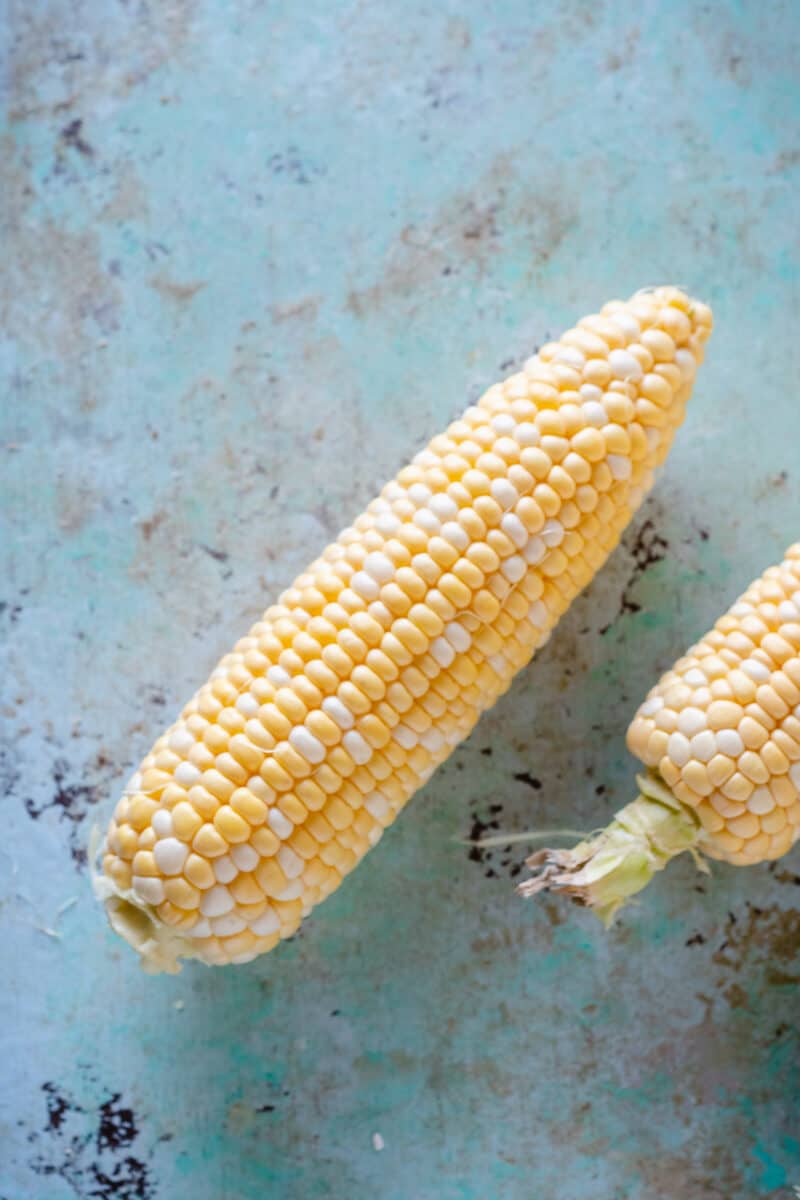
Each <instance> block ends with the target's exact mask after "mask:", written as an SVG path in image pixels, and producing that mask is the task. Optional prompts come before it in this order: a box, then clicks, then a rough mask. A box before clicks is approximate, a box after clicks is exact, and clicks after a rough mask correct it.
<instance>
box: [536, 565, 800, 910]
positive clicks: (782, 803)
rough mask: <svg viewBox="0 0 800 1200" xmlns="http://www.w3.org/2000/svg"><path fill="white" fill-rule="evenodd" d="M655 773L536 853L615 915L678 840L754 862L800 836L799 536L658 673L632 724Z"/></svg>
mask: <svg viewBox="0 0 800 1200" xmlns="http://www.w3.org/2000/svg"><path fill="white" fill-rule="evenodd" d="M628 748H629V749H630V750H631V752H632V753H633V754H635V755H636V757H637V758H640V759H641V760H642V762H643V763H644V764H645V766H646V767H648V768H649V774H648V775H647V776H645V777H642V778H640V779H639V785H640V788H641V795H640V796H639V797H638V798H637V799H636V800H634V801H633V803H632V804H629V805H628V806H627V808H624V809H622V811H621V812H619V813H617V815H616V817H615V818H614V820H613V821H612V823H611V824H610V825H609V826H608V828H607V829H606V830H605V831H604V832H602V833H600V834H598V835H597V836H595V837H594V838H592V839H590V840H589V841H586V842H582V843H581V844H580V845H578V846H576V847H575V848H574V849H573V850H556V851H551V850H544V851H541V852H540V853H539V854H535V855H533V856H532V858H530V859H529V860H528V863H529V865H530V866H533V867H535V868H538V869H539V874H538V875H536V876H535V877H534V878H532V879H529V880H526V881H525V882H524V883H522V884H521V885H520V888H519V890H520V892H521V893H522V894H523V895H527V896H530V895H534V894H535V893H536V892H538V891H542V890H545V889H553V890H557V891H566V892H568V893H569V894H570V895H572V896H574V897H576V898H577V899H579V900H581V901H583V902H584V903H586V904H589V905H591V906H592V907H594V908H596V909H597V911H598V912H599V914H600V915H601V916H602V917H604V918H605V919H607V920H610V919H611V918H613V916H614V913H615V912H616V911H617V909H618V908H619V907H620V906H621V905H622V904H623V903H624V902H625V900H626V899H627V898H628V897H629V896H631V895H633V894H634V893H635V892H638V891H639V890H640V889H641V888H643V887H644V886H645V884H646V883H648V882H649V880H650V878H651V877H652V875H653V874H654V872H655V871H659V870H661V869H662V868H663V867H665V866H666V865H667V863H668V862H669V860H670V859H671V858H673V857H674V856H675V855H676V854H679V853H681V852H682V851H685V850H689V851H691V852H694V853H695V854H697V852H698V851H700V852H702V853H703V854H707V855H710V856H711V857H712V858H719V859H724V860H725V861H726V862H730V863H735V864H737V865H739V866H746V865H749V864H751V863H758V862H762V861H763V860H765V859H773V858H779V857H780V856H781V855H782V854H785V853H786V851H787V850H789V849H790V848H791V846H792V845H793V843H794V842H795V841H796V840H797V839H798V837H800V542H798V543H795V545H793V546H790V547H789V549H788V550H787V551H786V555H785V557H784V560H783V562H781V563H780V564H779V565H778V566H776V567H770V568H769V569H768V570H766V571H765V572H764V574H763V575H762V576H761V578H760V579H757V580H756V581H755V583H753V584H751V586H750V587H749V588H748V590H747V591H746V592H745V593H744V595H743V596H741V597H740V598H739V599H738V600H737V601H736V603H735V604H734V605H733V606H732V608H730V609H729V610H728V612H727V613H726V614H725V616H723V617H720V619H719V620H718V621H717V623H716V625H715V626H714V628H713V629H712V630H711V632H710V633H708V634H706V636H705V637H704V638H703V639H702V640H701V641H699V642H698V643H697V645H695V646H692V648H691V649H690V650H689V651H688V653H687V654H686V655H685V656H684V657H683V658H680V659H679V660H678V661H677V662H676V663H675V666H674V667H673V668H672V670H671V671H668V672H667V673H666V675H664V676H663V678H662V679H661V680H660V681H659V683H658V684H657V685H656V686H655V687H654V688H653V690H652V691H651V692H650V694H649V695H648V697H647V699H646V700H645V702H644V704H642V705H641V707H640V708H639V711H638V712H637V713H636V716H635V717H634V719H633V721H632V722H631V725H630V728H629V729H628Z"/></svg>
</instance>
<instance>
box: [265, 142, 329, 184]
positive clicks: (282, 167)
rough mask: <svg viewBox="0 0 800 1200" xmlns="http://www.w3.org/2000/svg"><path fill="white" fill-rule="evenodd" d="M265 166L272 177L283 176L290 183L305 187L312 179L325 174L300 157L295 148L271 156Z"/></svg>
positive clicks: (288, 147)
mask: <svg viewBox="0 0 800 1200" xmlns="http://www.w3.org/2000/svg"><path fill="white" fill-rule="evenodd" d="M267 166H268V167H269V170H270V171H271V172H272V174H273V175H285V176H286V178H287V179H289V180H290V181H291V182H292V183H299V184H301V185H302V186H307V185H308V184H309V183H311V180H312V177H319V176H320V175H324V174H325V168H324V167H319V166H317V165H316V164H315V163H311V162H309V161H308V159H305V158H303V157H302V156H301V154H300V151H299V149H298V148H297V146H287V148H286V149H285V150H282V151H280V152H279V153H278V154H273V155H272V156H271V157H270V158H269V159H268V160H267Z"/></svg>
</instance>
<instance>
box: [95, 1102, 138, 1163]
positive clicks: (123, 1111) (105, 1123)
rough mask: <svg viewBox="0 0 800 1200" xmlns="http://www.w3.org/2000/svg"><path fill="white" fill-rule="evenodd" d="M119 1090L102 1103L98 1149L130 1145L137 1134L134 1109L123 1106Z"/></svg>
mask: <svg viewBox="0 0 800 1200" xmlns="http://www.w3.org/2000/svg"><path fill="white" fill-rule="evenodd" d="M121 1098H122V1097H121V1095H120V1093H119V1092H115V1093H114V1095H113V1096H112V1097H111V1099H110V1100H106V1102H105V1104H101V1105H100V1124H99V1125H98V1127H97V1149H98V1151H100V1150H120V1149H122V1148H123V1147H125V1146H130V1144H131V1142H132V1141H133V1140H134V1138H135V1137H136V1134H137V1132H138V1131H137V1129H136V1119H135V1117H134V1115H133V1110H132V1109H130V1108H123V1107H122V1106H121V1105H120V1104H119V1101H120V1100H121Z"/></svg>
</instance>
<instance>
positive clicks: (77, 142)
mask: <svg viewBox="0 0 800 1200" xmlns="http://www.w3.org/2000/svg"><path fill="white" fill-rule="evenodd" d="M82 130H83V120H82V118H81V117H76V118H75V120H74V121H70V123H69V125H65V126H64V128H63V129H62V130H61V133H60V135H59V136H60V137H61V141H62V142H63V143H64V145H65V146H69V147H70V149H72V150H77V151H78V153H79V154H82V155H83V156H84V158H93V157H94V150H93V149H92V147H91V146H90V145H89V143H88V142H87V141H86V138H85V137H84V136H83V133H82Z"/></svg>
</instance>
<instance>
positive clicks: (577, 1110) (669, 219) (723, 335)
mask: <svg viewBox="0 0 800 1200" xmlns="http://www.w3.org/2000/svg"><path fill="white" fill-rule="evenodd" d="M3 41H4V42H5V54H6V60H5V66H4V75H5V83H6V87H7V120H6V123H5V131H4V140H3V153H2V160H1V164H0V166H1V169H2V174H3V181H2V189H1V190H0V211H1V212H2V218H3V262H2V270H0V307H2V327H1V331H0V361H1V362H2V370H3V376H4V380H5V384H6V386H5V388H4V400H3V405H2V409H3V411H2V425H3V429H2V435H1V436H0V462H2V469H1V470H0V489H2V506H3V512H4V523H5V529H6V536H4V537H3V539H2V542H3V544H2V548H1V549H0V555H1V556H2V569H1V572H0V579H1V580H2V585H1V588H0V597H2V606H1V607H2V613H1V614H0V621H1V622H2V629H3V654H4V665H3V671H2V689H3V701H2V705H3V708H2V721H3V742H4V758H3V766H2V778H3V786H4V797H3V820H4V828H5V834H4V838H3V841H2V846H1V848H0V900H2V909H1V910H0V920H1V921H2V924H3V942H4V958H3V970H2V975H3V978H2V985H1V987H0V1061H1V1062H2V1064H3V1069H2V1072H0V1089H1V1090H2V1093H3V1094H2V1098H0V1145H2V1150H0V1197H2V1200H23V1198H24V1200H71V1198H73V1197H80V1198H99V1200H112V1198H114V1200H183V1198H184V1197H186V1198H187V1200H228V1198H230V1200H264V1198H265V1197H269V1198H270V1200H272V1198H276V1200H308V1198H311V1197H315V1198H316V1197H320V1198H321V1197H331V1198H333V1200H351V1198H353V1200H360V1198H361V1197H365V1198H368V1200H589V1198H591V1200H661V1198H665V1200H755V1198H761V1197H771V1198H774V1200H791V1197H792V1195H793V1186H794V1185H800V1117H799V1116H798V1105H800V1040H799V1039H800V1033H799V1031H798V1022H797V1013H798V995H799V994H800V946H799V943H800V887H799V886H798V885H800V861H799V857H800V856H798V853H797V852H795V853H794V855H793V856H791V857H789V858H788V859H787V860H785V861H784V862H782V863H780V864H777V865H774V866H773V867H771V868H768V867H766V866H764V867H759V868H753V869H748V870H741V869H740V870H735V869H730V868H725V867H718V868H715V870H714V874H713V876H712V878H711V879H705V878H704V877H701V876H699V875H697V874H696V873H695V871H694V869H693V867H692V864H691V862H688V861H687V862H684V863H678V864H675V865H674V866H672V867H671V868H670V870H669V872H668V873H667V874H665V875H663V876H661V877H659V879H658V880H657V881H656V882H655V883H654V884H653V886H652V887H651V888H650V889H649V891H648V893H646V895H645V897H644V898H643V900H642V902H641V904H640V905H639V906H637V907H635V908H631V909H630V910H629V911H627V912H626V913H625V914H624V915H623V917H622V919H621V920H620V921H619V923H618V925H617V926H616V927H615V928H614V929H613V930H612V931H611V932H610V933H608V934H607V933H605V932H604V931H603V929H602V928H601V927H600V925H599V923H597V922H596V920H595V919H594V918H593V917H591V916H590V915H588V914H586V913H582V912H580V911H577V910H574V909H572V908H570V907H569V906H566V905H564V904H562V903H558V902H556V901H554V900H544V901H542V902H539V903H529V904H525V903H523V902H522V901H520V900H519V899H518V898H516V897H515V895H514V892H513V883H514V880H515V879H518V878H519V877H520V870H521V860H522V857H523V856H524V849H523V848H520V847H519V846H514V847H511V848H509V849H508V850H495V851H492V852H488V851H477V850H475V849H470V848H469V847H467V846H464V845H463V844H460V843H459V841H458V839H459V838H463V837H465V836H468V835H469V834H470V833H474V834H479V833H481V832H483V831H487V830H489V831H496V830H502V831H513V830H520V829H525V828H529V827H531V826H535V827H544V828H547V827H553V826H563V825H570V826H577V827H579V828H589V827H592V826H596V825H598V824H599V823H601V822H603V821H604V820H605V819H606V818H607V816H608V815H609V814H610V813H611V811H612V809H613V808H614V807H615V806H619V805H620V804H622V803H623V802H624V801H626V800H627V799H629V798H630V797H631V795H632V788H633V779H634V766H633V763H632V760H631V759H630V758H629V756H628V755H627V753H626V751H625V747H624V732H625V728H626V725H627V722H628V719H629V717H630V716H631V714H632V712H633V710H634V708H635V707H636V705H637V704H638V702H639V700H640V699H641V697H642V696H643V695H644V693H645V691H646V690H647V689H648V688H649V686H650V685H651V684H652V683H653V682H654V681H655V680H656V678H657V677H658V675H659V673H660V672H661V671H662V670H663V669H665V668H666V667H667V666H668V665H669V664H670V663H671V662H672V660H673V659H674V658H675V656H676V655H677V654H678V653H680V652H681V650H682V649H683V648H684V646H685V645H687V644H688V643H689V642H690V641H691V640H692V639H693V638H694V637H695V636H697V635H699V634H700V633H702V632H703V631H704V630H705V629H706V628H707V627H708V626H709V624H710V623H711V622H712V621H713V620H714V619H715V618H716V616H717V615H718V614H719V613H720V612H721V611H722V610H723V609H724V608H725V607H727V605H728V604H729V603H730V601H731V600H732V599H733V597H734V596H735V595H736V594H737V593H738V592H739V591H741V590H742V589H743V588H744V587H745V585H746V584H747V583H748V582H749V581H750V579H751V578H752V577H754V576H755V575H757V574H758V573H760V571H761V570H762V569H763V568H764V567H765V566H766V565H768V564H769V563H770V562H772V561H773V560H776V559H777V558H778V556H779V555H780V552H781V550H782V549H783V548H784V546H785V545H786V544H787V543H788V542H789V541H791V540H795V539H797V538H798V536H800V527H799V526H798V515H799V514H800V504H798V500H800V468H799V467H798V454H797V448H798V444H800V393H799V392H798V376H799V371H798V368H800V361H799V358H800V351H799V350H798V347H800V338H799V337H798V312H799V311H800V304H799V302H800V292H799V290H798V278H799V275H798V259H799V257H800V252H799V248H798V221H797V215H798V210H797V194H798V191H797V189H798V184H800V151H798V141H797V111H798V107H797V106H798V101H799V100H800V94H799V89H798V82H797V80H798V76H797V63H798V51H799V50H800V24H799V23H798V19H797V9H796V7H795V6H794V5H792V4H791V3H790V2H789V0H787V2H786V3H781V2H780V0H775V2H774V3H768V4H762V3H757V2H756V0H742V2H741V3H738V4H727V5H697V4H694V3H689V2H688V0H672V3H670V4H662V5H656V4H643V5H641V6H640V5H629V6H620V5H615V4H612V3H610V0H605V2H603V0H593V2H592V3H588V2H583V0H564V3H561V4H558V5H546V4H544V3H538V2H537V3H522V2H515V0H502V2H500V3H496V4H494V5H491V6H490V5H485V4H482V3H480V2H479V0H460V2H459V3H457V4H456V3H453V2H448V0H445V2H444V3H442V4H439V5H438V6H431V5H429V4H422V3H420V2H418V0H406V2H405V3H402V4H401V3H399V2H398V3H394V2H392V3H388V2H381V3H372V4H367V3H364V2H355V0H345V2H343V3H340V4H330V3H326V2H324V0H309V2H308V3H304V4H302V5H299V4H298V5H295V4H291V3H288V2H283V3H256V2H255V0H234V2H233V3H231V4H228V5H217V4H214V3H213V2H212V0H164V2H163V3H160V4H158V3H148V2H147V0H136V2H134V0H130V2H127V3H122V2H121V3H109V4H105V5H98V4H92V3H90V2H89V0H30V2H29V3H27V4H24V5H23V4H21V3H12V5H11V12H10V14H9V21H8V22H6V23H5V28H4V35H3ZM664 281H670V282H677V283H680V284H684V285H686V286H688V287H690V288H691V289H692V290H693V291H695V292H696V293H697V294H698V295H700V296H702V297H703V298H704V299H706V300H708V301H709V302H710V303H711V304H712V305H713V307H714V310H715V315H716V322H717V326H716V332H715V334H714V338H713V342H712V345H711V349H710V352H709V354H708V358H707V363H706V365H705V367H704V368H703V371H702V373H701V374H700V376H699V377H698V386H697V389H696V395H695V398H694V399H693V401H692V405H691V408H690V410H689V414H688V418H687V421H686V424H685V426H684V428H683V429H682V431H681V433H680V435H679V437H678V439H677V442H676V445H675V448H674V451H673V453H672V455H671V458H670V460H669V462H668V464H667V466H666V469H665V471H664V473H663V475H662V477H661V479H660V482H659V483H658V485H657V487H656V489H655V491H654V492H653V494H652V496H651V498H650V499H649V500H648V501H647V503H646V504H645V505H644V507H643V508H642V510H641V512H640V513H639V515H638V516H637V518H636V521H635V523H634V525H633V526H632V528H631V529H630V531H629V534H628V536H627V537H626V539H625V542H624V545H623V546H622V547H620V549H619V550H618V551H617V553H616V554H615V555H614V557H613V560H612V561H611V563H610V564H609V565H608V567H607V568H606V570H605V571H604V572H603V573H602V574H601V576H600V577H599V578H598V579H597V580H596V581H595V583H594V584H593V585H592V586H591V588H590V589H589V590H588V592H587V593H586V594H585V595H584V596H583V597H582V598H581V599H580V600H579V601H578V602H577V603H576V604H575V605H574V607H573V608H572V610H571V611H570V612H569V614H568V615H567V616H566V617H565V618H564V620H563V622H562V623H561V625H560V627H559V629H558V630H557V631H556V633H555V635H554V636H553V638H552V640H551V642H550V643H549V644H548V646H547V647H546V649H545V650H544V651H543V652H542V653H541V654H540V655H539V656H538V658H537V659H536V661H535V662H534V663H533V664H532V665H531V667H530V668H529V669H528V670H527V671H525V672H524V674H523V676H522V677H521V678H520V679H519V680H518V682H517V683H516V685H515V686H514V687H513V689H512V690H511V692H510V693H509V694H508V695H507V696H506V697H505V698H504V699H503V700H502V701H501V703H500V704H498V706H497V708H496V709H495V710H494V711H493V712H492V713H491V715H489V716H488V717H487V718H485V719H484V720H483V721H482V722H481V724H480V725H479V727H478V728H477V730H476V732H475V733H474V735H473V736H472V738H471V739H470V740H469V741H468V742H467V743H466V744H465V745H464V746H462V747H461V748H460V749H459V750H458V751H457V752H456V753H455V754H454V755H453V757H452V758H451V760H450V761H449V762H448V763H447V765H446V766H445V767H444V768H443V769H442V770H440V771H439V772H438V773H437V775H436V776H435V777H434V778H433V780H432V781H431V782H430V783H429V784H428V786H427V787H426V788H425V789H424V791H423V792H422V793H421V794H420V795H419V796H418V797H417V798H416V799H415V800H414V801H413V802H412V804H411V805H410V806H409V809H408V810H407V812H406V813H405V814H404V815H403V817H402V818H401V820H400V821H398V823H397V825H396V826H395V827H394V828H393V829H392V831H391V833H390V834H389V835H388V836H387V837H386V839H385V840H384V842H383V843H382V844H381V846H380V847H379V849H378V850H377V851H376V852H375V853H374V854H373V855H370V856H369V858H368V860H367V861H366V862H365V863H364V864H363V866H362V867H361V868H360V869H359V870H358V871H357V872H356V873H355V875H354V876H353V877H351V878H350V879H348V880H347V882H346V884H345V885H344V886H343V887H342V888H341V890H340V891H339V892H338V893H337V894H336V896H335V897H333V898H332V899H331V900H330V901H329V902H328V903H327V904H326V905H325V906H324V908H323V909H321V910H320V911H319V912H318V913H317V914H316V915H315V916H314V918H313V919H312V920H310V921H309V922H308V923H307V924H305V925H304V926H303V929H302V932H301V933H300V935H299V936H298V937H296V938H295V939H294V940H293V941H292V942H291V943H289V944H287V945H284V946H283V947H281V948H280V949H279V950H278V951H277V952H276V953H274V954H272V955H269V956H268V957H266V958H264V959H262V960H260V961H257V962H255V963H253V964H251V965H249V966H246V967H240V968H235V969H232V970H223V971H217V970H208V969H202V968H200V967H197V966H194V967H193V966H189V967H187V968H186V969H184V971H183V973H182V974H181V975H179V976H177V977H174V978H163V977H162V978H147V977H146V976H145V975H144V974H142V972H141V971H140V970H139V968H138V965H137V962H136V961H135V957H134V955H133V954H132V953H131V952H130V951H129V950H128V949H127V947H125V946H124V945H123V944H122V943H121V942H119V941H118V940H116V939H115V938H114V937H113V936H112V934H111V933H110V931H109V930H108V929H107V927H106V925H105V921H104V919H103V916H102V913H101V912H100V910H99V909H98V907H97V905H96V904H95V903H94V901H93V899H92V896H91V893H90V887H89V881H88V877H87V867H86V844H87V839H88V836H89V831H90V828H91V826H92V824H93V823H94V822H100V821H104V820H105V819H106V818H107V816H108V813H109V811H110V807H111V805H112V802H113V799H114V797H115V795H116V794H117V792H118V790H119V788H120V786H121V784H122V782H123V780H124V779H125V778H126V775H127V773H128V772H129V771H130V770H131V769H132V767H133V765H134V764H135V762H136V761H138V759H139V758H140V756H141V755H142V754H143V752H144V751H145V750H146V749H147V748H148V747H149V745H150V743H151V741H152V740H153V739H154V737H155V736H156V734H157V733H158V732H160V730H161V728H162V726H163V725H164V723H165V722H166V721H167V720H168V719H169V718H170V717H171V715H172V714H173V713H174V712H175V710H176V708H177V707H178V705H179V704H180V703H181V702H182V701H183V700H185V698H186V697H187V696H188V695H189V694H190V693H191V692H192V691H193V690H194V688H195V687H196V686H197V685H198V684H199V683H200V682H202V681H203V679H204V678H205V676H206V673H207V671H208V670H209V668H210V667H211V665H212V664H213V663H214V661H215V660H216V658H217V656H218V655H219V654H220V653H221V652H222V651H224V650H225V649H227V648H228V646H229V644H230V643H232V641H233V640H234V639H235V637H236V636H237V635H238V634H239V633H240V632H242V631H243V630H244V629H246V628H247V626H248V624H249V623H250V621H251V620H253V619H254V617H255V616H256V614H257V613H258V612H259V611H260V610H261V609H262V608H263V607H264V606H265V605H266V603H267V602H268V599H269V598H270V597H271V596H274V594H275V593H276V592H277V590H278V589H279V588H280V587H281V586H282V585H284V584H286V583H287V582H288V581H289V580H290V579H291V578H292V576H293V574H294V573H295V571H296V570H298V569H300V568H301V567H302V566H303V565H304V564H305V562H306V561H307V560H308V559H309V558H311V557H312V556H313V555H314V554H315V553H316V552H317V551H318V550H319V549H320V548H321V546H322V545H323V544H324V543H325V542H326V541H327V540H328V539H329V538H330V537H331V536H332V535H334V534H335V533H336V531H337V530H338V529H339V528H340V527H341V526H343V525H344V524H346V523H347V522H348V520H349V519H351V518H352V517H353V516H354V515H355V514H356V513H357V512H358V511H359V509H360V508H361V507H362V506H363V504H364V503H365V502H366V501H367V500H368V499H369V498H370V497H371V495H372V494H373V493H374V492H375V490H376V489H377V488H378V487H379V486H380V485H381V484H382V483H383V482H384V480H385V479H387V478H389V477H390V476H392V475H393V474H394V472H395V471H396V470H397V468H398V467H399V466H400V465H402V463H403V461H404V460H405V459H406V458H407V457H408V456H410V454H411V453H413V452H414V451H415V450H416V449H418V448H419V447H420V446H421V444H422V443H423V442H424V441H425V440H426V439H427V437H428V436H430V435H431V434H432V433H434V432H435V431H436V430H437V429H438V428H439V427H441V426H443V425H444V424H445V423H446V422H447V420H448V419H449V418H450V417H451V415H452V414H454V413H455V412H457V411H458V410H459V409H460V408H461V407H462V406H463V405H464V404H465V403H466V402H467V400H468V399H471V398H474V397H476V396H477V395H478V393H479V392H480V390H481V389H482V388H483V387H484V386H486V385H487V384H489V383H491V382H493V380H494V379H495V377H497V376H498V375H502V374H504V373H507V372H508V371H510V370H511V369H512V368H513V367H514V366H515V365H516V364H519V363H520V362H521V361H522V360H523V359H524V358H525V357H526V356H527V355H528V354H529V353H531V351H532V350H533V348H535V346H536V345H538V344H539V343H541V342H542V341H543V340H544V339H545V338H547V337H548V336H550V335H552V334H555V333H557V332H558V331H559V330H560V329H562V328H563V327H565V326H566V325H567V324H569V323H571V322H573V321H574V320H575V319H576V318H577V317H579V316H581V315H583V314H584V313H585V312H587V311H591V310H592V309H594V308H596V307H597V306H599V305H601V304H602V303H603V302H604V301H605V300H607V299H610V298H612V297H614V296H623V295H627V294H629V293H630V292H631V291H633V290H635V289H636V288H637V287H639V286H642V285H645V284H653V283H659V282H664Z"/></svg>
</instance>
